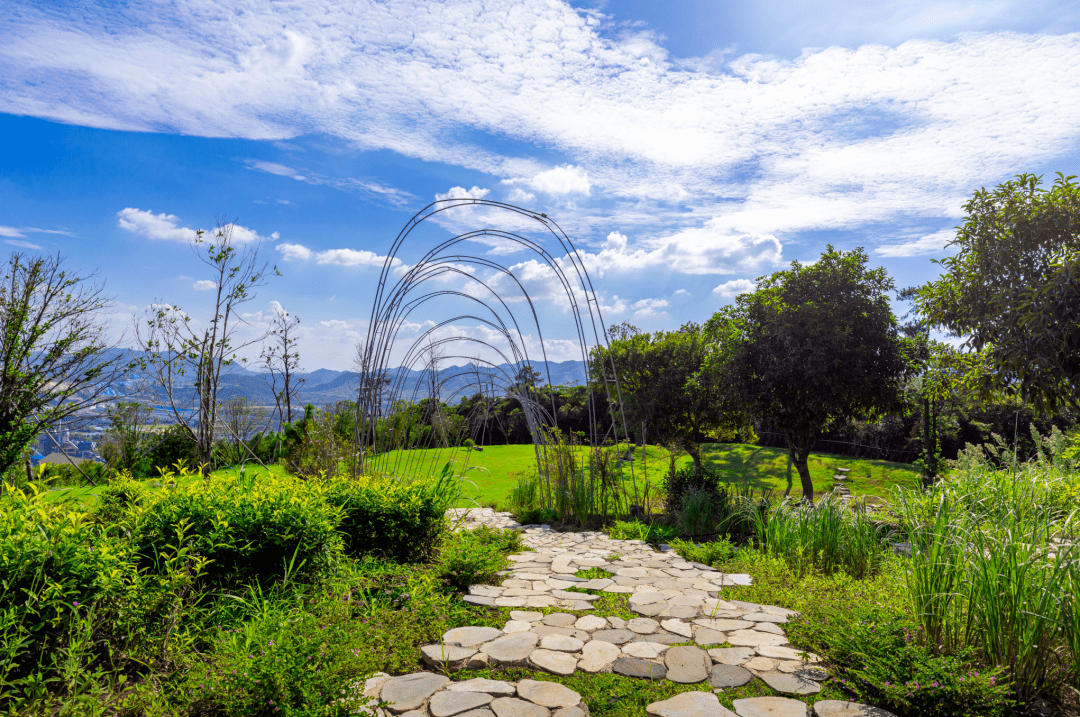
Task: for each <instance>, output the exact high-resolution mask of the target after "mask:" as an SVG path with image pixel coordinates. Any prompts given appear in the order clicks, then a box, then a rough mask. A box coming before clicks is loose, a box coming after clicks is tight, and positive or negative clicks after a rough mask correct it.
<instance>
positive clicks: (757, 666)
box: [742, 657, 780, 674]
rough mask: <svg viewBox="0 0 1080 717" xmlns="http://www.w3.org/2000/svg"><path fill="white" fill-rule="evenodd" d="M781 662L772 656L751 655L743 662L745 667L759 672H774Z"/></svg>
mask: <svg viewBox="0 0 1080 717" xmlns="http://www.w3.org/2000/svg"><path fill="white" fill-rule="evenodd" d="M779 664H780V662H779V661H778V660H774V659H772V658H771V657H751V658H750V659H749V660H747V661H746V662H744V663H743V664H742V666H743V667H745V668H746V669H748V670H750V671H751V672H753V673H755V674H757V673H760V672H772V671H773V670H775V669H776V667H777V665H779Z"/></svg>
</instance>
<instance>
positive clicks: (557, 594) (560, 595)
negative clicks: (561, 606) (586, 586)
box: [551, 590, 601, 602]
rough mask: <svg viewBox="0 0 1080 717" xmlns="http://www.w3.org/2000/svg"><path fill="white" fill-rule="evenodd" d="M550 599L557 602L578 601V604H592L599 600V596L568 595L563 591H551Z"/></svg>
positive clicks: (586, 594)
mask: <svg viewBox="0 0 1080 717" xmlns="http://www.w3.org/2000/svg"><path fill="white" fill-rule="evenodd" d="M551 597H553V598H556V599H558V600H574V601H578V602H580V601H584V602H593V601H594V600H599V599H600V597H601V596H600V595H590V594H589V593H568V592H566V591H565V590H552V591H551Z"/></svg>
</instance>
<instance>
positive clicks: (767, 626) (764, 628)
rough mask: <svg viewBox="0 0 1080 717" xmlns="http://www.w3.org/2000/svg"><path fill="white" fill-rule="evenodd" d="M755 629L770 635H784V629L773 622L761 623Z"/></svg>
mask: <svg viewBox="0 0 1080 717" xmlns="http://www.w3.org/2000/svg"><path fill="white" fill-rule="evenodd" d="M754 629H755V630H757V631H758V632H767V633H769V634H770V635H783V634H784V628H782V627H780V626H779V625H776V624H774V623H771V622H759V623H756V624H755V625H754Z"/></svg>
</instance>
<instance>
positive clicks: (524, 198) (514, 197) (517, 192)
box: [506, 187, 536, 203]
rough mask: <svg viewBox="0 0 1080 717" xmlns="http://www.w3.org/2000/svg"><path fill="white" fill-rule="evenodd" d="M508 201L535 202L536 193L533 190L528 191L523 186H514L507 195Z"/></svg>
mask: <svg viewBox="0 0 1080 717" xmlns="http://www.w3.org/2000/svg"><path fill="white" fill-rule="evenodd" d="M506 201H508V202H523V203H528V202H534V201H536V195H535V194H533V193H532V192H526V191H525V190H524V189H522V188H521V187H514V188H513V189H511V190H510V193H509V194H507V195H506Z"/></svg>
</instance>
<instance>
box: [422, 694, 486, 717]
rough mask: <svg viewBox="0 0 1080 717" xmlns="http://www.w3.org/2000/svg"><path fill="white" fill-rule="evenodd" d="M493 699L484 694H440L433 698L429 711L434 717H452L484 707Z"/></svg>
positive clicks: (429, 704)
mask: <svg viewBox="0 0 1080 717" xmlns="http://www.w3.org/2000/svg"><path fill="white" fill-rule="evenodd" d="M493 699H494V698H493V697H492V696H491V695H489V694H486V693H484V692H438V693H436V694H434V695H432V696H431V701H430V702H428V709H429V710H430V711H431V715H432V717H450V715H456V714H458V713H459V712H466V711H468V710H475V709H477V708H478V707H483V706H485V705H487V704H488V703H489V702H491V701H492V700H493Z"/></svg>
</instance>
